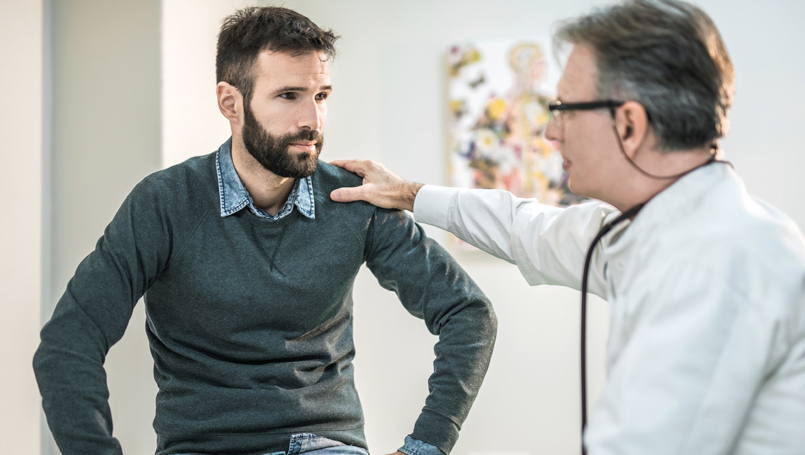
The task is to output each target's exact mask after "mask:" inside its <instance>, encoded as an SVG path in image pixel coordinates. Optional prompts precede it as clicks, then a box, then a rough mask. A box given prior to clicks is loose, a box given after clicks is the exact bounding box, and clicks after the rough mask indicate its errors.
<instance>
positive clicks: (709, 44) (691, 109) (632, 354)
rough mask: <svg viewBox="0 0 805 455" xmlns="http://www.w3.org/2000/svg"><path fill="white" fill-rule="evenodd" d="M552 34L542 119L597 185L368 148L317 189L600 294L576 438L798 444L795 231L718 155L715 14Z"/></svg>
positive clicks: (584, 23)
mask: <svg viewBox="0 0 805 455" xmlns="http://www.w3.org/2000/svg"><path fill="white" fill-rule="evenodd" d="M556 38H557V39H558V41H559V42H563V43H566V44H569V45H570V46H571V51H570V53H569V56H568V60H567V64H566V67H565V71H564V74H563V76H562V78H561V80H560V82H559V85H558V90H557V91H558V101H556V102H554V103H552V104H551V106H550V109H551V112H552V114H553V118H552V120H551V123H550V125H549V126H548V128H547V130H546V133H545V135H546V137H547V138H548V139H550V140H552V141H555V143H556V146H557V148H558V149H559V150H560V151H561V153H562V156H563V157H564V167H565V170H566V171H567V174H568V176H569V184H570V187H571V189H572V190H573V191H574V192H575V193H577V194H580V195H583V196H587V197H590V198H594V199H597V200H599V201H601V202H589V203H586V204H581V205H578V206H573V207H569V208H566V209H561V208H556V207H551V206H547V205H542V204H540V203H539V202H537V201H534V200H531V199H518V198H516V197H514V196H513V195H512V194H510V193H507V192H505V191H497V190H468V189H456V188H443V187H437V186H432V185H424V186H423V185H421V184H417V183H413V182H408V181H405V180H403V179H401V178H400V177H398V176H396V175H394V174H392V173H391V172H389V171H388V170H387V169H385V168H384V167H383V166H382V165H380V164H378V163H375V162H369V161H343V162H338V163H335V164H337V165H340V166H342V167H344V168H346V169H348V170H350V171H352V172H355V173H357V174H358V175H360V176H362V177H363V178H364V184H363V186H361V187H357V188H342V189H337V190H335V191H333V192H332V194H331V198H332V199H333V200H336V201H341V202H348V201H354V200H365V201H369V202H371V203H373V204H376V205H379V206H383V207H388V208H398V209H406V210H413V212H414V215H415V217H416V219H417V221H419V222H423V223H427V224H431V225H434V226H437V227H439V228H442V229H446V230H448V231H450V232H452V233H454V234H455V235H457V236H458V237H460V238H462V239H463V240H465V241H467V242H469V243H472V244H473V245H475V246H477V247H479V248H480V249H482V250H484V251H486V252H488V253H490V254H492V255H495V256H497V257H499V258H502V259H505V260H507V261H509V262H512V263H514V264H517V266H518V267H519V269H520V272H521V273H522V275H523V276H524V277H525V279H526V280H527V281H528V282H529V283H530V284H531V285H534V286H536V285H540V284H553V285H564V286H568V287H572V288H575V289H581V288H582V286H587V290H588V291H589V292H592V293H594V294H597V295H599V296H602V297H604V298H606V299H607V300H608V302H609V304H610V318H611V329H610V340H609V344H608V349H607V364H608V382H607V385H606V387H605V390H604V392H603V394H602V396H601V399H600V401H599V402H598V404H597V406H596V407H595V409H594V410H593V411H592V413H591V416H590V420H589V424H588V425H587V426H586V430H585V431H584V438H583V441H584V442H583V444H584V446H585V447H586V450H587V451H588V452H589V453H590V454H592V455H603V454H619V455H628V454H640V455H643V454H655V455H657V454H696V455H706V454H787V455H797V454H798V455H801V454H805V436H804V435H805V288H804V287H805V241H803V236H802V233H801V232H800V230H799V229H798V228H797V226H796V225H795V224H794V223H793V222H792V221H791V220H789V219H788V218H787V217H786V216H785V215H783V214H782V213H780V212H779V211H777V210H776V209H774V208H773V207H770V206H769V205H767V204H765V203H763V202H761V201H758V200H757V199H755V198H753V197H752V196H750V195H749V194H747V192H746V190H745V188H744V185H743V182H742V180H741V179H740V177H739V176H738V175H737V174H736V173H735V171H734V170H733V169H732V167H731V166H730V165H729V164H728V163H726V162H723V161H720V160H718V156H717V155H718V153H716V151H717V144H718V141H719V139H720V138H722V137H723V136H724V135H725V134H726V133H727V129H728V119H727V113H728V110H729V108H730V105H731V104H732V97H733V80H734V74H733V67H732V63H731V61H730V58H729V55H728V54H727V51H726V49H725V47H724V43H723V42H722V40H721V37H720V35H719V33H718V30H717V29H716V28H715V25H714V24H713V22H712V20H711V19H710V18H709V17H708V16H707V15H706V14H705V13H704V12H703V11H702V10H700V9H699V8H697V7H695V6H693V5H691V4H688V3H684V2H679V1H675V0H658V1H651V0H627V1H625V2H622V3H618V4H615V5H612V6H609V7H605V8H601V9H598V10H595V11H594V12H592V13H591V14H589V15H586V16H582V17H579V18H576V19H574V20H570V21H567V22H564V23H562V24H561V26H560V27H559V29H558V31H557V34H556ZM602 227H607V229H605V230H604V231H608V232H605V233H603V235H602V236H599V235H598V234H599V232H600V231H601V230H602ZM596 237H602V238H600V241H598V239H596ZM594 240H596V242H594ZM593 243H595V245H594V246H591V245H592V244H593ZM588 249H590V254H591V256H590V258H589V263H588V264H585V262H586V261H585V259H586V256H587V252H588ZM585 265H587V267H588V268H589V270H588V274H589V277H588V279H587V280H583V279H582V275H583V272H584V269H585Z"/></svg>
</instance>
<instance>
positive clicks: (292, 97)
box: [280, 92, 296, 100]
mask: <svg viewBox="0 0 805 455" xmlns="http://www.w3.org/2000/svg"><path fill="white" fill-rule="evenodd" d="M280 98H283V99H286V100H295V99H296V93H294V92H287V93H281V94H280Z"/></svg>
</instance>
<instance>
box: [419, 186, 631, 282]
mask: <svg viewBox="0 0 805 455" xmlns="http://www.w3.org/2000/svg"><path fill="white" fill-rule="evenodd" d="M614 212H616V210H615V209H614V208H613V207H611V206H609V205H607V204H604V203H602V202H590V203H586V204H580V205H576V206H572V207H569V208H566V209H563V208H559V207H553V206H550V205H546V204H541V203H539V202H537V201H536V200H534V199H523V198H518V197H515V196H514V195H513V194H511V193H510V192H508V191H502V190H480V189H459V188H448V187H439V186H433V185H425V186H423V187H422V188H421V189H420V190H419V193H418V194H417V197H416V201H415V203H414V217H415V218H416V220H417V221H418V222H421V223H425V224H430V225H432V226H436V227H438V228H441V229H445V230H447V231H449V232H451V233H453V234H454V235H455V236H456V237H458V238H460V239H462V240H464V241H465V242H467V243H469V244H471V245H474V246H476V247H477V248H479V249H481V250H483V251H485V252H487V253H489V254H491V255H494V256H496V257H499V258H501V259H504V260H506V261H508V262H511V263H513V264H516V265H517V267H518V268H519V269H520V272H521V273H522V275H523V277H525V279H526V281H528V283H529V284H530V285H532V286H536V285H540V284H553V285H562V286H568V287H571V288H574V289H579V288H580V287H581V274H582V270H583V267H584V258H585V255H586V254H587V248H588V247H589V245H590V242H591V241H592V239H593V238H594V237H595V235H596V233H597V232H598V230H599V229H600V228H601V226H602V225H603V224H604V221H605V219H607V217H608V216H610V215H611V214H612V213H614ZM599 249H600V246H599ZM603 270H604V265H603V262H602V260H601V255H600V254H595V255H594V256H593V264H592V267H591V274H590V283H589V289H590V292H592V293H595V294H597V295H599V296H606V285H605V280H604V275H603Z"/></svg>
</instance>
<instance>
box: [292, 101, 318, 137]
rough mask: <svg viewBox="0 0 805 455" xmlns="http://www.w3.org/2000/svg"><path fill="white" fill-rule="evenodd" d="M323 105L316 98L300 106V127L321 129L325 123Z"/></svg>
mask: <svg viewBox="0 0 805 455" xmlns="http://www.w3.org/2000/svg"><path fill="white" fill-rule="evenodd" d="M322 109H323V108H322V106H321V105H320V104H319V103H317V102H316V101H315V100H311V101H308V102H306V103H304V104H303V105H302V106H300V110H301V112H300V113H299V125H298V126H299V128H300V129H311V130H317V131H321V129H322V126H323V123H324V113H323V112H322Z"/></svg>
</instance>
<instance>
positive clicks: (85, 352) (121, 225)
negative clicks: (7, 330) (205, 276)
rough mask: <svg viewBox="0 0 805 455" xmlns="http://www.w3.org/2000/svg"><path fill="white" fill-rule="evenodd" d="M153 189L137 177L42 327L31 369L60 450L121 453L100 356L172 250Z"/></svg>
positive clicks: (122, 329)
mask: <svg viewBox="0 0 805 455" xmlns="http://www.w3.org/2000/svg"><path fill="white" fill-rule="evenodd" d="M157 197H158V191H156V189H155V188H154V187H153V186H152V185H149V184H147V180H146V181H144V182H141V183H140V184H139V185H138V186H137V187H135V189H134V190H133V191H132V193H131V194H130V195H129V196H128V198H127V199H126V201H125V202H124V203H123V205H122V206H121V207H120V209H119V211H118V212H117V214H116V215H115V217H114V219H113V220H112V222H111V223H110V224H109V225H108V226H107V228H106V230H105V231H104V234H103V236H102V237H101V238H100V239H99V240H98V242H97V245H96V247H95V250H94V251H93V252H92V253H90V254H89V255H88V256H87V257H86V258H85V259H84V260H83V261H82V262H81V264H80V265H79V266H78V269H77V270H76V273H75V276H74V277H73V278H72V279H71V280H70V282H69V284H68V285H67V289H66V291H65V293H64V295H63V296H62V297H61V299H60V300H59V302H58V304H57V305H56V308H55V311H54V313H53V316H52V317H51V319H50V321H49V322H48V323H47V324H45V326H44V327H43V328H42V332H41V343H40V345H39V349H38V350H37V352H36V354H35V355H34V370H35V373H36V378H37V382H38V383H39V389H40V392H41V394H42V406H43V408H44V411H45V414H46V416H47V421H48V425H49V426H50V429H51V431H52V433H53V436H54V438H55V440H56V443H57V444H58V446H59V449H60V450H61V452H62V453H63V454H64V455H73V454H76V455H77V454H88V453H91V454H96V455H101V454H104V455H105V454H120V453H122V452H121V448H120V444H119V443H118V441H117V440H116V439H115V438H114V437H113V436H112V418H111V412H110V408H109V402H108V398H109V391H108V388H107V384H106V372H105V370H104V366H103V365H104V361H105V358H106V354H107V353H108V352H109V349H110V348H111V347H112V345H114V344H115V343H116V342H117V341H118V340H120V338H121V337H122V336H123V333H124V332H125V330H126V326H127V325H128V321H129V319H130V317H131V314H132V311H133V309H134V306H135V304H136V303H137V301H138V300H139V299H140V297H142V295H143V294H144V293H145V291H146V289H148V287H149V285H150V284H151V283H152V282H153V280H154V279H155V278H156V277H157V276H158V275H159V273H160V271H161V270H162V269H163V268H164V267H165V265H166V264H167V260H168V254H169V253H168V252H169V251H170V240H169V238H170V236H169V235H168V226H167V222H166V218H165V217H164V216H163V214H162V213H160V210H159V209H158V207H159V206H158V204H157Z"/></svg>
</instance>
